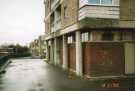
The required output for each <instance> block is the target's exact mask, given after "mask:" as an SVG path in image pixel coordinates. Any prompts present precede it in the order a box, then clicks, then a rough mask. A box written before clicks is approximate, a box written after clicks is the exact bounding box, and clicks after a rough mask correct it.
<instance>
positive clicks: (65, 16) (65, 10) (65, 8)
mask: <svg viewBox="0 0 135 91" xmlns="http://www.w3.org/2000/svg"><path fill="white" fill-rule="evenodd" d="M63 9H64V18H65V19H66V18H67V16H68V15H67V13H68V11H67V6H64V7H63Z"/></svg>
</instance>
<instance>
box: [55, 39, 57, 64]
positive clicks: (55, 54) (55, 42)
mask: <svg viewBox="0 0 135 91" xmlns="http://www.w3.org/2000/svg"><path fill="white" fill-rule="evenodd" d="M54 64H55V65H57V39H56V38H55V39H54Z"/></svg>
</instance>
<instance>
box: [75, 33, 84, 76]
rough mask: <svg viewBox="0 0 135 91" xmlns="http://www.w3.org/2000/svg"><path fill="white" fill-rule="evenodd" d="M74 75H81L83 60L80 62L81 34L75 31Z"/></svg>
mask: <svg viewBox="0 0 135 91" xmlns="http://www.w3.org/2000/svg"><path fill="white" fill-rule="evenodd" d="M75 36H76V73H77V75H79V76H82V75H83V62H82V61H83V60H82V43H81V33H80V31H76V35H75Z"/></svg>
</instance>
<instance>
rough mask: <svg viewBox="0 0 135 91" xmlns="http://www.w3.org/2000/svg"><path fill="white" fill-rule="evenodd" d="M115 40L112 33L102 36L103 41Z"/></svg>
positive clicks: (105, 33)
mask: <svg viewBox="0 0 135 91" xmlns="http://www.w3.org/2000/svg"><path fill="white" fill-rule="evenodd" d="M113 39H114V34H113V33H112V32H108V31H106V32H104V33H103V34H102V40H105V41H112V40H113Z"/></svg>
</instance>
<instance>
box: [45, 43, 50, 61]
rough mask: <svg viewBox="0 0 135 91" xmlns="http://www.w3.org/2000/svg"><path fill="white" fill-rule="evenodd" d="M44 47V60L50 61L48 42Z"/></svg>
mask: <svg viewBox="0 0 135 91" xmlns="http://www.w3.org/2000/svg"><path fill="white" fill-rule="evenodd" d="M45 47H46V58H45V59H46V60H47V61H50V60H49V44H48V41H46V46H45Z"/></svg>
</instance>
